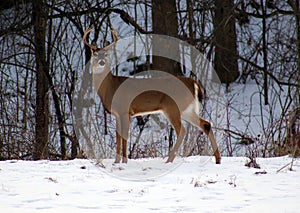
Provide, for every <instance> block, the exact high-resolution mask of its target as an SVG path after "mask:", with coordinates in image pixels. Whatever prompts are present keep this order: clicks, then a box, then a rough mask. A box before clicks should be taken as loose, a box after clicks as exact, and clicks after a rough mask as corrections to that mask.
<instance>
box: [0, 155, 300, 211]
mask: <svg viewBox="0 0 300 213" xmlns="http://www.w3.org/2000/svg"><path fill="white" fill-rule="evenodd" d="M246 161H247V159H246V158H242V157H231V158H229V157H223V158H222V164H221V165H216V164H215V163H214V159H213V158H211V157H205V156H196V157H188V158H176V159H175V162H174V163H168V164H166V163H164V162H165V159H159V158H154V159H139V160H129V162H128V164H113V160H112V159H111V160H110V159H108V160H104V161H103V162H102V164H103V165H104V166H105V168H103V167H100V166H99V165H97V164H96V163H95V162H94V161H92V160H84V159H76V160H72V161H17V160H10V161H2V162H0V183H1V188H0V209H1V212H127V211H131V212H141V211H143V212H179V211H183V212H299V209H300V202H299V201H300V181H299V180H300V162H299V160H295V161H294V163H293V167H292V170H289V168H290V167H289V166H287V167H284V166H285V165H287V164H289V163H290V162H291V161H292V159H291V158H290V157H288V156H284V157H278V158H265V159H263V158H258V159H257V162H258V164H259V165H260V166H261V169H254V168H248V167H246V166H244V165H245V163H246ZM283 167H284V168H283ZM281 168H283V169H281ZM279 169H281V170H280V171H279V172H278V170H279ZM257 172H261V173H262V174H255V173H257ZM264 172H266V174H263V173H264Z"/></svg>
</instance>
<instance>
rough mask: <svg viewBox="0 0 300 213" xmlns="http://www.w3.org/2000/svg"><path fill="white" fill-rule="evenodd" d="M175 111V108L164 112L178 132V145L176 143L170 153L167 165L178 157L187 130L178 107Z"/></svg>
mask: <svg viewBox="0 0 300 213" xmlns="http://www.w3.org/2000/svg"><path fill="white" fill-rule="evenodd" d="M174 109H175V108H173V110H166V111H164V115H165V116H166V118H167V119H168V120H169V122H170V123H171V124H172V126H173V128H174V129H175V131H176V135H177V140H176V143H175V145H174V147H173V149H172V150H171V151H170V153H169V157H168V160H167V162H166V163H169V162H173V160H174V159H175V157H176V155H177V154H178V150H179V148H180V146H181V144H182V141H183V138H184V136H185V133H186V131H185V128H184V126H183V124H182V121H181V115H180V112H179V110H178V108H177V107H176V110H175V111H174Z"/></svg>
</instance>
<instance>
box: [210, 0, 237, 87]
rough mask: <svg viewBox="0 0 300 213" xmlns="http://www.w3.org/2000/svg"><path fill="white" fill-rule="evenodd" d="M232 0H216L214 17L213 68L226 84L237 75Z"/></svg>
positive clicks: (232, 80)
mask: <svg viewBox="0 0 300 213" xmlns="http://www.w3.org/2000/svg"><path fill="white" fill-rule="evenodd" d="M233 7H234V1H233V0H216V1H215V17H214V20H213V21H214V37H215V61H214V62H215V70H216V72H217V74H218V76H219V78H220V81H221V82H222V83H226V84H227V85H228V84H230V83H232V82H234V81H235V80H236V79H237V78H238V77H239V71H238V63H237V59H238V53H237V44H236V28H235V18H234V14H233Z"/></svg>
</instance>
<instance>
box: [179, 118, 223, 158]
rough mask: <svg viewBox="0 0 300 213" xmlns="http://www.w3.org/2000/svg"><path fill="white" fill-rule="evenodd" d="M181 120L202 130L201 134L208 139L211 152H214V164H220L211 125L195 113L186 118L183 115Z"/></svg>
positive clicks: (219, 155)
mask: <svg viewBox="0 0 300 213" xmlns="http://www.w3.org/2000/svg"><path fill="white" fill-rule="evenodd" d="M183 119H184V120H186V121H188V122H189V123H191V124H193V125H194V126H197V127H199V128H201V129H202V130H203V132H204V133H205V134H206V135H207V136H208V138H209V140H210V142H211V146H212V149H213V152H214V156H215V159H216V164H220V163H221V154H220V152H219V148H218V144H217V141H216V138H215V136H214V133H213V131H212V129H211V124H210V123H209V122H208V121H206V120H204V119H203V118H201V117H200V116H199V115H198V114H197V113H195V112H192V113H191V114H190V115H188V116H187V115H185V116H184V118H183Z"/></svg>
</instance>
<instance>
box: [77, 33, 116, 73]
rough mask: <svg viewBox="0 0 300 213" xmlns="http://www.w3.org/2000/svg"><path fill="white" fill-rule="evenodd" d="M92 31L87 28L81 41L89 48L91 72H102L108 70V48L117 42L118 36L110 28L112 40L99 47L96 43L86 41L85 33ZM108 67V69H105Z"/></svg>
mask: <svg viewBox="0 0 300 213" xmlns="http://www.w3.org/2000/svg"><path fill="white" fill-rule="evenodd" d="M91 31H93V30H92V29H91V28H87V29H86V31H85V33H84V35H83V38H82V39H83V42H84V43H85V44H86V45H87V46H88V47H89V48H90V49H91V51H92V57H91V66H92V70H93V73H102V72H104V71H109V53H108V51H109V49H110V48H111V47H112V46H113V45H114V44H115V43H116V42H117V40H118V37H117V33H116V31H115V30H114V29H113V28H112V29H111V32H112V36H113V40H114V41H113V42H112V43H111V44H109V45H107V46H105V47H103V48H99V47H98V46H96V45H93V44H90V43H88V42H87V40H86V37H87V35H88V34H89V33H90V32H91ZM107 69H108V70H107Z"/></svg>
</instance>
